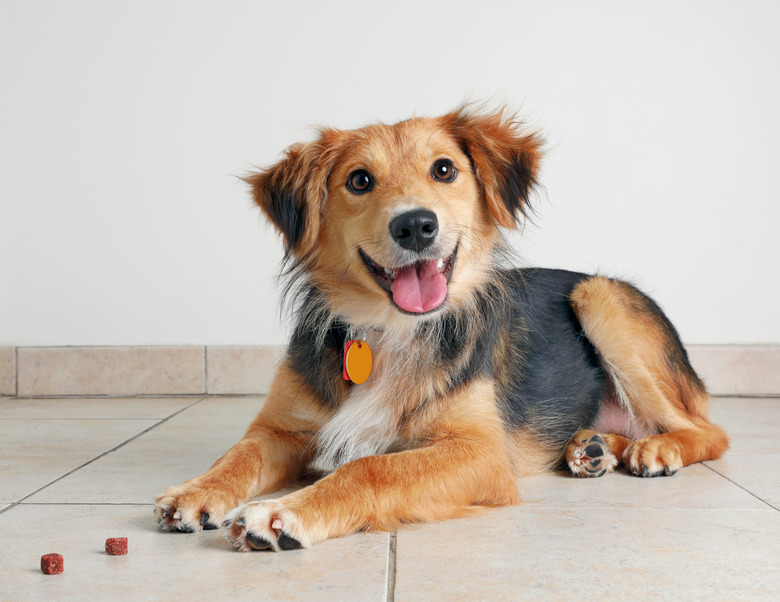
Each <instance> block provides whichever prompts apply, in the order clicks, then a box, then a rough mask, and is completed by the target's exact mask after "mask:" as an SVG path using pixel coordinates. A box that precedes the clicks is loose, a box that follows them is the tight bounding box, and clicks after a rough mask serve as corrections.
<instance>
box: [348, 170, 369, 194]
mask: <svg viewBox="0 0 780 602" xmlns="http://www.w3.org/2000/svg"><path fill="white" fill-rule="evenodd" d="M373 187H374V178H372V177H371V174H370V173H368V172H367V171H366V170H365V169H358V170H355V171H353V172H352V173H351V174H349V178H348V179H347V188H348V189H349V191H350V192H351V193H352V194H363V193H364V192H368V191H369V190H371V189H372V188H373Z"/></svg>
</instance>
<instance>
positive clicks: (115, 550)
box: [106, 537, 127, 556]
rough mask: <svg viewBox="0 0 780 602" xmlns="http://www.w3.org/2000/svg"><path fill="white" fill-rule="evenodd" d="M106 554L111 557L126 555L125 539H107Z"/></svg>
mask: <svg viewBox="0 0 780 602" xmlns="http://www.w3.org/2000/svg"><path fill="white" fill-rule="evenodd" d="M106 554H110V555H111V556H120V555H121V554H127V537H109V538H108V539H107V540H106Z"/></svg>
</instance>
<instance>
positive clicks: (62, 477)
mask: <svg viewBox="0 0 780 602" xmlns="http://www.w3.org/2000/svg"><path fill="white" fill-rule="evenodd" d="M204 399H206V397H205V396H204V397H201V398H200V399H196V400H195V401H193V402H192V403H190V404H188V405H186V406H185V407H183V408H181V409H180V410H177V411H175V412H174V413H173V414H171V415H169V416H166V417H165V418H163V419H162V420H160V421H159V422H156V423H155V424H153V425H152V426H150V427H148V428H145V429H144V430H143V431H141V432H140V433H136V434H135V435H133V436H132V437H130V438H129V439H127V440H125V441H123V442H122V443H120V444H119V445H117V446H115V447H113V448H111V449H109V450H108V451H104V452H103V453H102V454H100V455H98V456H96V457H94V458H92V459H91V460H88V461H87V462H84V463H83V464H80V465H79V466H77V467H76V468H74V469H72V470H70V471H68V472H66V473H65V474H63V475H60V476H59V477H57V478H56V479H54V480H53V481H49V482H48V483H46V484H45V485H43V486H41V487H38V489H36V490H35V491H33V492H32V493H28V494H27V495H25V496H24V497H21V498H19V499H18V500H16V501H15V502H13V503H12V504H11V505H10V506H7V507H6V508H3V509H2V510H0V514H3V513H4V512H8V511H9V510H11V509H12V508H16V507H17V506H18V505H19V504H21V503H22V502H24V500H26V499H28V498H30V497H32V496H34V495H35V494H36V493H38V492H40V491H43V490H44V489H46V488H47V487H50V486H51V485H54V483H57V482H59V481H61V480H62V479H64V478H65V477H68V476H70V475H72V474H73V473H74V472H77V471H79V470H81V469H82V468H84V467H85V466H89V465H90V464H92V463H93V462H96V461H98V460H100V458H103V457H105V456H107V455H108V454H110V453H113V452H115V451H116V450H118V449H120V448H122V447H124V446H125V445H127V444H128V443H130V442H131V441H135V440H136V439H138V437H140V436H141V435H145V434H146V433H148V432H149V431H151V430H152V429H156V428H157V427H158V426H160V425H161V424H165V423H166V422H168V421H169V420H170V419H171V418H173V417H174V416H178V415H179V414H181V413H182V412H183V411H185V410H188V409H190V408H191V407H192V406H194V405H196V404H198V403H200V402H201V401H203V400H204Z"/></svg>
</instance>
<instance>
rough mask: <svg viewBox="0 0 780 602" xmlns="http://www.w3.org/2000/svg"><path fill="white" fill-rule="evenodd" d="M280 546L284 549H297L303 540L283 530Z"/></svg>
mask: <svg viewBox="0 0 780 602" xmlns="http://www.w3.org/2000/svg"><path fill="white" fill-rule="evenodd" d="M279 547H280V548H282V549H283V550H297V549H299V548H300V547H301V542H300V541H298V540H297V539H295V538H294V537H292V536H291V535H288V534H287V533H285V532H284V531H282V532H281V534H280V535H279Z"/></svg>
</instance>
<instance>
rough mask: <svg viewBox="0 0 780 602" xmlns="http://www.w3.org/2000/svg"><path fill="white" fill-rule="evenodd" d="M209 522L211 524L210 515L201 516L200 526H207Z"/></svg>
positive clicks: (203, 514)
mask: <svg viewBox="0 0 780 602" xmlns="http://www.w3.org/2000/svg"><path fill="white" fill-rule="evenodd" d="M207 522H209V513H208V512H203V513H201V515H200V524H201V525H205V524H206V523H207Z"/></svg>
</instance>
